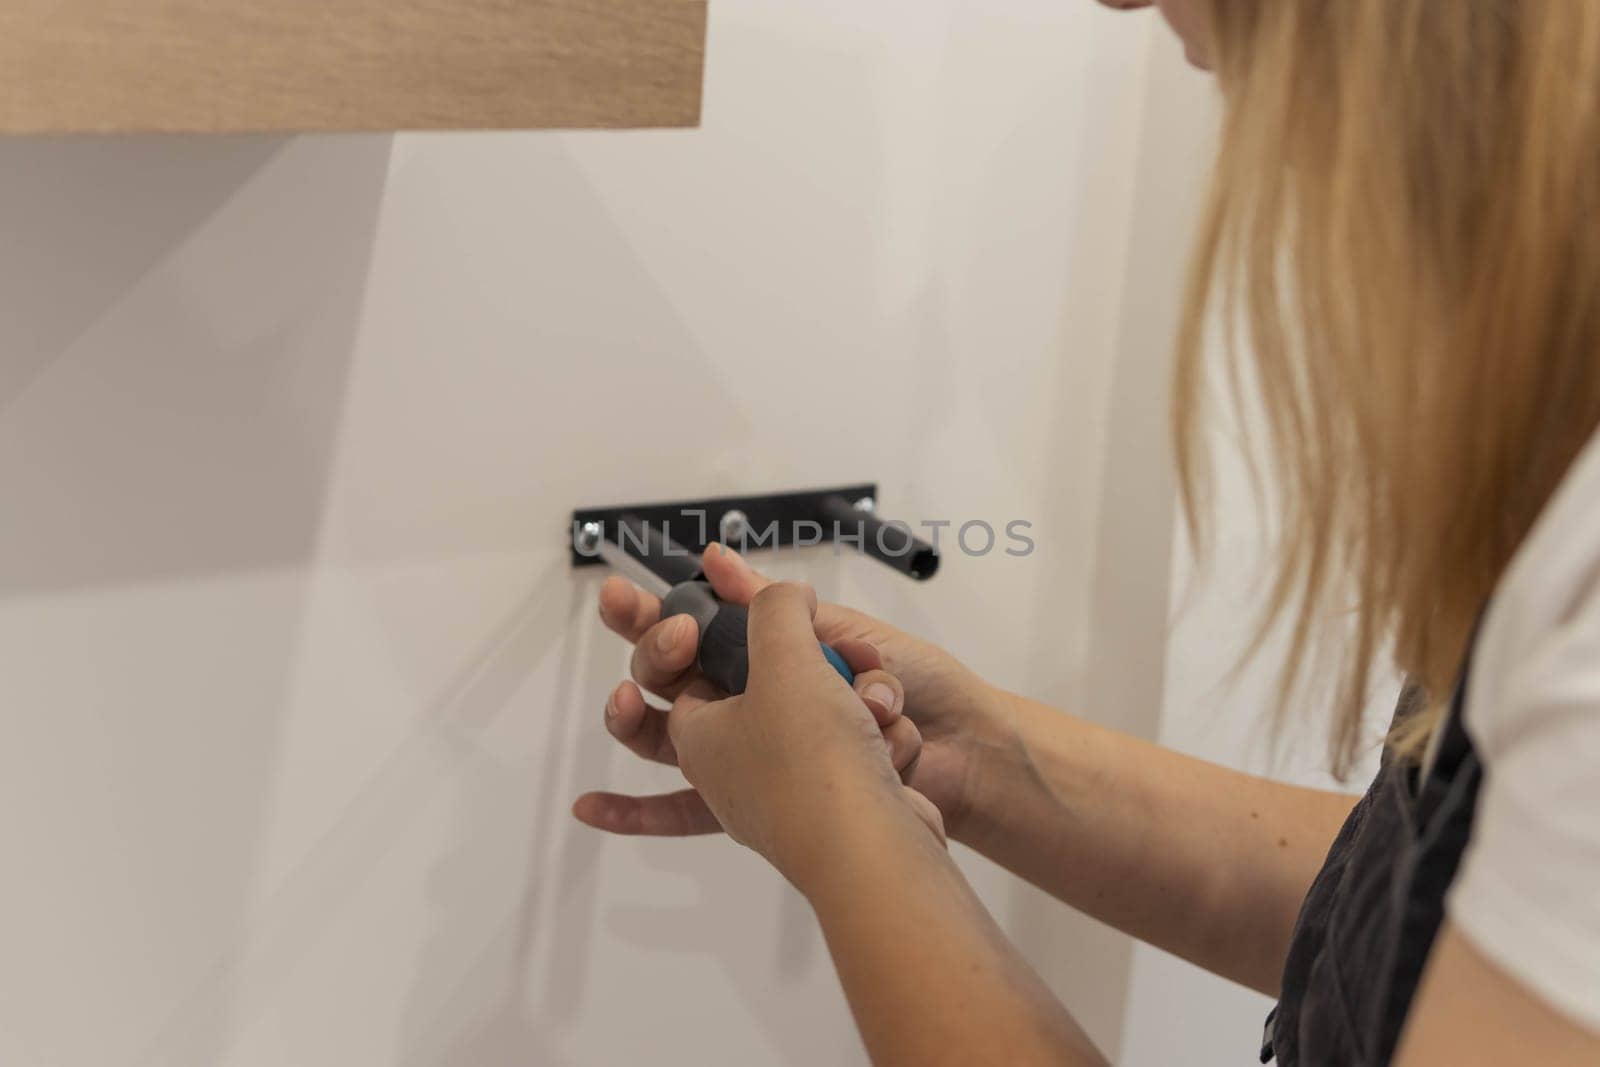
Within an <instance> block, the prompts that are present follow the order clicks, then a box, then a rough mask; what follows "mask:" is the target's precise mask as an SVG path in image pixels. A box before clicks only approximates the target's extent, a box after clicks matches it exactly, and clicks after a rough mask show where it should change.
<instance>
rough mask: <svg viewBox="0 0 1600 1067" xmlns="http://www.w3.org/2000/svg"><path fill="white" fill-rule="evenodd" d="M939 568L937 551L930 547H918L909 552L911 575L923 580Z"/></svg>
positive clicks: (930, 576) (920, 580)
mask: <svg viewBox="0 0 1600 1067" xmlns="http://www.w3.org/2000/svg"><path fill="white" fill-rule="evenodd" d="M938 569H939V553H937V552H935V551H934V550H933V549H931V548H919V549H917V550H916V551H915V552H913V553H912V554H911V577H913V578H915V579H916V580H917V581H919V582H925V581H927V580H928V579H929V578H932V577H933V576H934V573H935V572H936V571H938Z"/></svg>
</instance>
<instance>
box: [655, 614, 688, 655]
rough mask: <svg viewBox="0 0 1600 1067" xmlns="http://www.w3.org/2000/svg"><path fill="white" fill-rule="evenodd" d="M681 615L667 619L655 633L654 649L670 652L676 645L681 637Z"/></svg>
mask: <svg viewBox="0 0 1600 1067" xmlns="http://www.w3.org/2000/svg"><path fill="white" fill-rule="evenodd" d="M683 625H684V623H683V616H681V615H680V616H678V617H677V618H675V619H669V620H667V624H666V625H665V626H663V627H662V628H661V632H660V633H658V634H656V649H657V650H658V651H661V652H671V651H672V650H673V649H675V648H677V647H678V642H679V641H680V640H682V638H683Z"/></svg>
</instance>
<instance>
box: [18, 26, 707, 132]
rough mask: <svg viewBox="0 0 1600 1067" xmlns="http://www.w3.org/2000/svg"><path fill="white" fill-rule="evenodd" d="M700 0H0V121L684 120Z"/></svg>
mask: <svg viewBox="0 0 1600 1067" xmlns="http://www.w3.org/2000/svg"><path fill="white" fill-rule="evenodd" d="M705 20H706V0H3V3H0V133H67V132H84V133H88V132H120V131H151V132H235V131H301V130H307V131H309V130H393V129H507V128H518V129H529V128H548V127H562V128H572V127H600V128H608V127H643V126H692V125H695V124H696V123H698V121H699V115H700V86H701V73H702V66H703V61H704V49H705Z"/></svg>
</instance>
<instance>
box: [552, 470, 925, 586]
mask: <svg viewBox="0 0 1600 1067" xmlns="http://www.w3.org/2000/svg"><path fill="white" fill-rule="evenodd" d="M877 501H878V487H877V486H876V485H873V484H870V483H866V484H861V485H846V486H836V487H833V488H828V489H810V490H802V491H799V492H789V493H761V494H758V495H752V496H721V497H708V498H702V499H694V500H673V501H666V502H661V503H653V504H627V505H623V506H620V507H600V508H579V509H578V510H577V511H574V512H573V513H572V522H571V526H570V529H569V531H568V539H569V544H570V545H571V548H572V565H573V566H574V567H591V566H597V565H600V564H602V563H604V560H603V559H601V554H600V552H599V551H598V547H597V544H596V542H597V541H599V540H603V541H607V542H610V543H611V544H613V545H616V546H619V547H620V548H621V549H622V550H623V551H624V552H625V553H627V554H628V555H630V556H632V557H633V558H634V559H635V560H637V561H640V562H643V563H644V564H645V565H646V566H649V567H651V569H653V570H656V571H658V572H659V571H662V570H664V569H665V570H670V571H678V570H682V569H683V566H684V565H683V564H676V563H669V562H666V560H665V557H666V556H675V555H677V553H675V552H671V551H670V550H671V549H681V550H682V556H684V557H687V558H690V559H697V558H698V557H699V555H700V553H701V552H703V551H704V550H705V549H706V547H707V546H708V545H711V544H715V543H718V542H720V543H722V544H725V545H728V546H730V547H732V548H736V549H738V550H739V551H741V552H749V551H753V550H757V549H764V548H788V547H803V546H807V545H822V544H837V545H840V546H848V547H849V548H851V549H853V550H855V551H858V552H861V553H862V554H863V555H867V556H871V557H872V558H873V559H876V560H878V561H879V562H881V563H884V564H887V565H888V566H890V567H892V568H894V569H895V570H897V571H900V572H901V573H902V574H906V575H908V576H910V577H912V578H915V579H917V580H918V581H926V580H927V579H929V578H932V577H933V575H934V572H936V571H937V570H938V569H939V553H938V550H937V549H936V548H934V546H933V545H931V544H929V543H928V542H926V541H923V540H922V539H920V538H918V537H917V536H916V535H915V534H914V533H912V531H911V527H910V526H909V525H907V524H906V523H903V522H893V521H887V520H884V519H882V518H880V517H879V515H878V505H877ZM652 546H654V547H652ZM660 546H669V551H668V552H667V553H663V552H662V551H660ZM670 577H671V578H672V579H673V580H676V579H677V575H676V574H674V575H671V576H670Z"/></svg>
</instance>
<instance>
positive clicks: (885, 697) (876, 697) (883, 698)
mask: <svg viewBox="0 0 1600 1067" xmlns="http://www.w3.org/2000/svg"><path fill="white" fill-rule="evenodd" d="M861 698H862V699H863V700H870V701H872V702H873V703H875V704H879V705H882V706H883V707H885V708H887V709H888V710H890V711H893V710H894V690H893V689H891V688H890V687H889V686H887V685H884V684H883V683H882V682H873V683H872V684H871V685H869V686H867V691H866V692H865V693H862V694H861Z"/></svg>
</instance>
